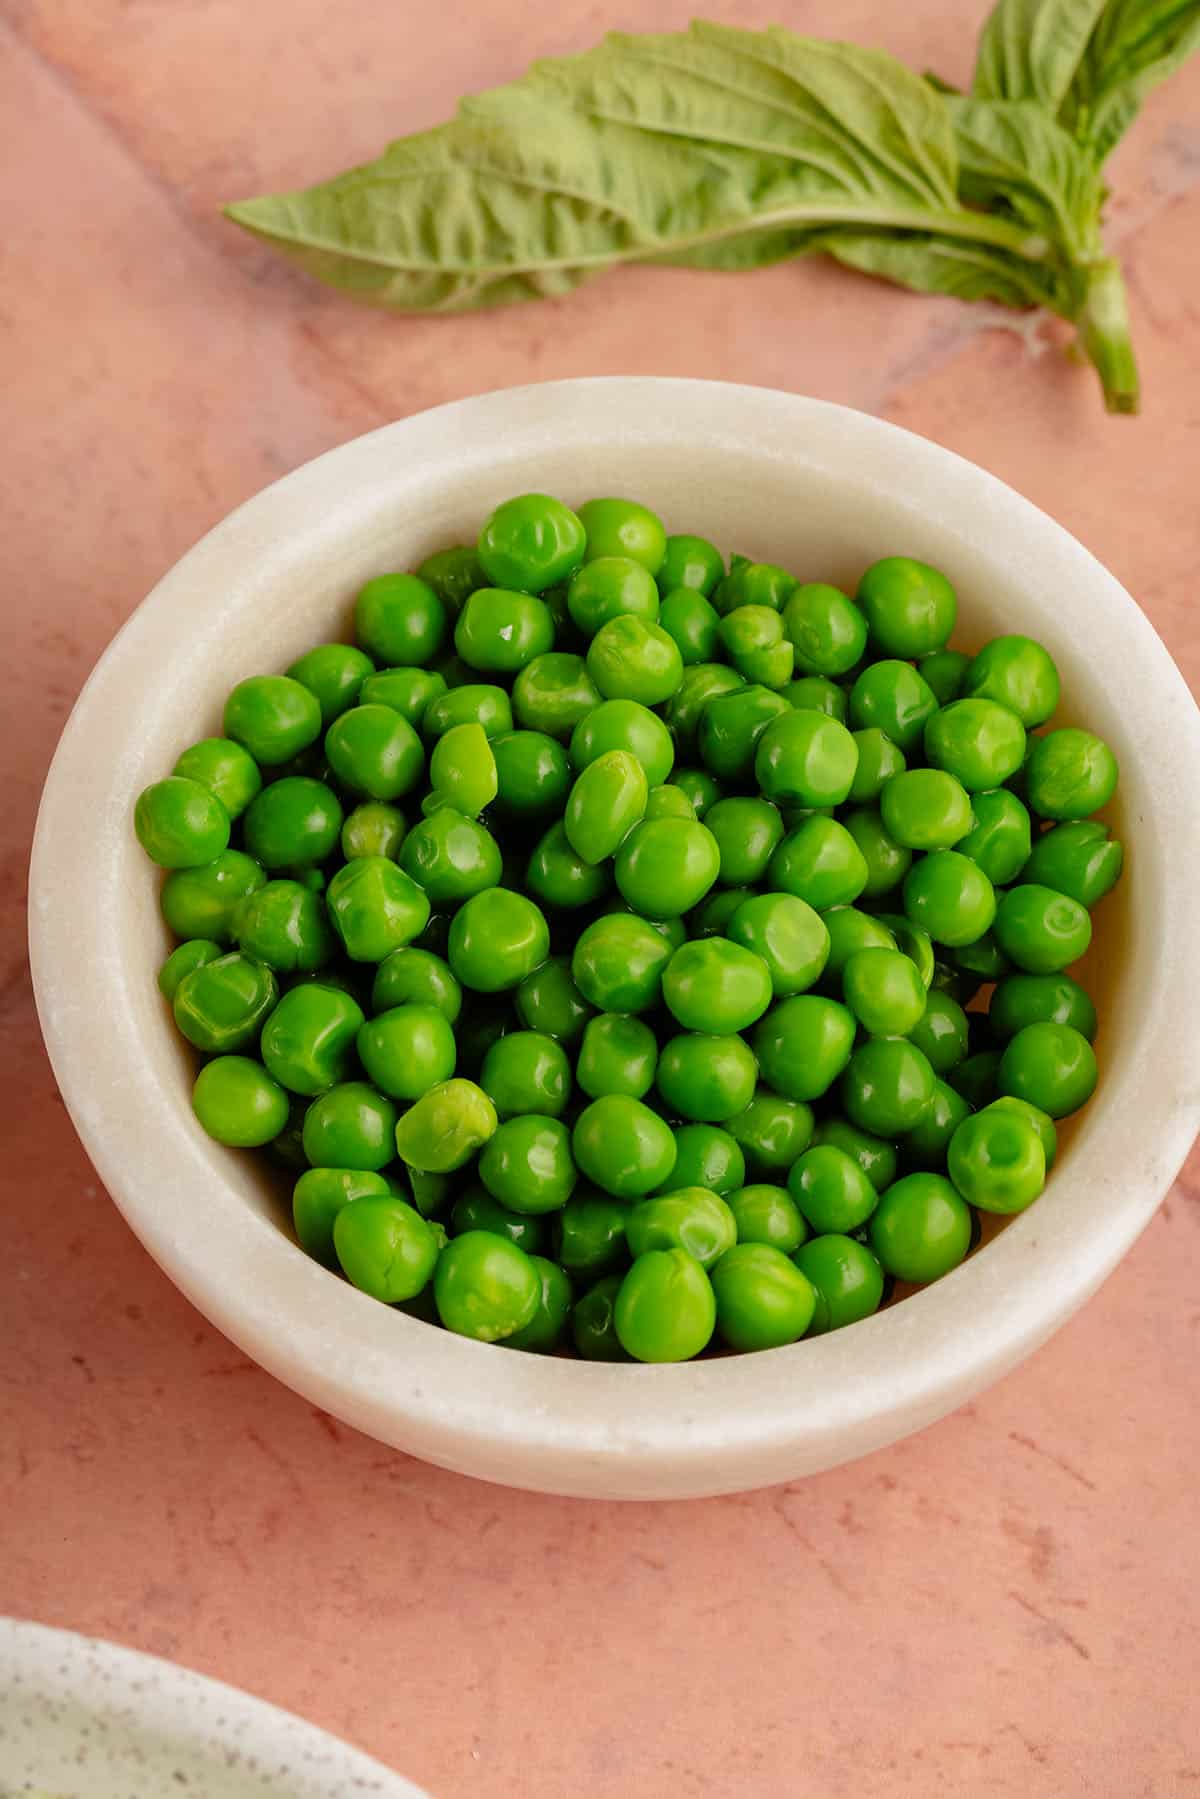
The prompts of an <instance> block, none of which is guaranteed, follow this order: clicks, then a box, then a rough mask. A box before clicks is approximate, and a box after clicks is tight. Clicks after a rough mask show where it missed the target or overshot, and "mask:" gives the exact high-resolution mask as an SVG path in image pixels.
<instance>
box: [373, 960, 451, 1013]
mask: <svg viewBox="0 0 1200 1799" xmlns="http://www.w3.org/2000/svg"><path fill="white" fill-rule="evenodd" d="M405 1005H416V1006H436V1007H437V1008H438V1010H439V1011H440V1012H441V1013H442V1014H443V1015H444V1016H445V1018H446V1019H447V1020H448V1022H449V1023H450V1024H454V1023H455V1021H456V1020H457V1018H458V1015H459V1013H460V1012H461V1010H462V988H461V987H460V986H459V984H458V981H457V980H456V979H455V977H454V975H453V974H452V973H451V971H450V967H449V964H448V963H446V962H444V961H443V960H442V958H441V956H435V955H434V954H432V952H431V951H429V950H425V949H416V948H414V947H413V946H412V945H411V944H407V945H405V946H404V948H402V949H398V950H393V951H392V954H391V955H390V956H388V957H386V958H385V960H384V961H382V962H381V963H380V964H379V967H378V969H377V970H376V972H375V981H374V985H373V987H372V989H371V1010H372V1011H373V1012H386V1011H387V1010H388V1009H389V1008H390V1007H392V1006H405Z"/></svg>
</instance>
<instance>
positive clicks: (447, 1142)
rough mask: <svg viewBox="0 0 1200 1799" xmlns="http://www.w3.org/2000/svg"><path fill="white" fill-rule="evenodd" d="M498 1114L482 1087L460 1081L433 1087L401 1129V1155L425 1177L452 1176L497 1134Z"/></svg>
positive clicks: (410, 1111)
mask: <svg viewBox="0 0 1200 1799" xmlns="http://www.w3.org/2000/svg"><path fill="white" fill-rule="evenodd" d="M498 1123H499V1120H498V1119H497V1117H496V1108H495V1106H494V1105H493V1104H492V1102H491V1100H490V1099H489V1098H488V1096H487V1094H486V1093H485V1092H484V1091H483V1089H482V1088H481V1087H477V1086H476V1085H475V1083H474V1082H473V1081H464V1080H462V1079H461V1078H458V1077H456V1078H455V1079H454V1080H451V1081H444V1082H443V1083H442V1084H441V1086H439V1087H431V1088H430V1090H429V1092H428V1093H425V1094H423V1095H422V1097H421V1098H420V1099H419V1100H417V1102H416V1104H415V1105H413V1106H410V1107H409V1109H408V1111H407V1112H405V1113H404V1114H403V1115H402V1116H401V1118H400V1120H399V1122H398V1124H397V1125H396V1153H397V1155H398V1156H399V1157H400V1159H401V1161H403V1162H407V1163H409V1164H410V1166H411V1167H413V1168H418V1169H420V1170H421V1172H422V1173H425V1174H452V1173H453V1172H454V1170H455V1169H456V1168H461V1167H463V1165H464V1164H465V1163H466V1162H469V1161H470V1159H471V1157H472V1156H473V1155H474V1154H475V1153H476V1151H477V1150H479V1149H482V1147H483V1145H484V1144H485V1143H486V1142H487V1141H488V1139H489V1138H490V1137H491V1136H492V1134H493V1133H494V1131H495V1129H496V1126H497V1124H498Z"/></svg>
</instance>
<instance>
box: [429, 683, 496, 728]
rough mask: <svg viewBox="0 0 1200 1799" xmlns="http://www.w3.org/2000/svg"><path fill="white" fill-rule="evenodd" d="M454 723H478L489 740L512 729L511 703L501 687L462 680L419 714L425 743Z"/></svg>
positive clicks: (452, 726)
mask: <svg viewBox="0 0 1200 1799" xmlns="http://www.w3.org/2000/svg"><path fill="white" fill-rule="evenodd" d="M458 725H479V726H481V727H482V729H483V733H484V735H485V736H486V737H487V738H488V739H489V741H490V740H491V739H492V738H493V737H499V736H501V735H502V734H503V733H504V732H505V731H511V730H512V728H513V712H512V702H511V701H510V699H509V697H508V695H507V693H506V692H505V691H504V689H503V687H495V686H493V685H491V684H490V683H489V682H486V681H465V682H463V683H461V684H460V685H459V686H457V687H451V688H449V689H448V690H447V691H446V692H445V693H442V694H438V695H437V697H436V698H435V699H432V700H431V701H430V702H429V705H428V706H427V707H426V708H425V711H424V713H423V714H422V717H421V732H422V735H423V736H424V738H425V741H426V743H434V742H436V741H437V739H438V738H440V737H444V736H445V735H446V732H447V731H453V730H454V729H455V728H456V726H458Z"/></svg>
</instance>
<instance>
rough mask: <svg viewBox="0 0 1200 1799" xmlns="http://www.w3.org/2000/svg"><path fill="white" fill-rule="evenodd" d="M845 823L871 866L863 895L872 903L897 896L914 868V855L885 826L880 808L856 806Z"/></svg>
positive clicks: (864, 859)
mask: <svg viewBox="0 0 1200 1799" xmlns="http://www.w3.org/2000/svg"><path fill="white" fill-rule="evenodd" d="M843 822H844V825H845V828H846V830H847V831H848V832H849V833H850V836H851V837H852V838H853V839H854V842H855V843H856V844H857V845H858V848H859V852H860V854H861V855H862V858H863V861H864V862H865V863H866V865H867V881H866V886H865V887H864V888H863V893H864V894H865V895H866V897H867V898H868V899H879V898H880V897H881V896H882V895H883V894H885V893H892V892H894V890H895V889H896V888H897V887H899V885H900V883H901V881H903V879H904V877H905V875H906V874H907V873H908V871H909V869H910V868H911V867H912V859H913V853H912V851H911V850H910V849H908V848H907V847H906V846H905V845H904V844H902V843H897V841H896V839H895V838H894V837H893V836H892V835H891V833H890V832H889V831H888V829H887V826H886V825H885V824H884V821H883V819H882V817H881V816H880V812H879V808H878V806H855V807H854V808H853V809H852V810H851V811H849V812H846V813H845V814H843Z"/></svg>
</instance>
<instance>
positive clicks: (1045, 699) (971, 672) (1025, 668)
mask: <svg viewBox="0 0 1200 1799" xmlns="http://www.w3.org/2000/svg"><path fill="white" fill-rule="evenodd" d="M1058 691H1059V682H1058V669H1057V668H1056V667H1055V665H1054V658H1053V657H1052V656H1051V654H1050V652H1049V650H1047V649H1045V648H1043V646H1042V645H1041V644H1040V643H1036V642H1035V641H1034V639H1033V638H1032V637H1018V636H1008V637H993V638H992V640H991V642H990V643H985V644H984V646H983V648H982V649H981V650H980V652H979V654H978V655H977V656H975V657H973V658H972V661H971V664H970V667H969V668H968V669H967V672H966V677H965V679H964V681H963V692H964V693H965V694H967V695H969V696H970V697H971V698H972V699H984V700H995V701H996V703H997V705H1000V706H1007V707H1008V709H1009V711H1010V712H1015V713H1016V715H1017V717H1018V718H1019V719H1020V721H1021V723H1022V724H1023V725H1024V726H1025V728H1026V730H1030V731H1031V730H1032V729H1033V728H1034V726H1035V725H1044V724H1045V722H1046V720H1047V719H1048V718H1049V717H1050V715H1051V713H1052V712H1053V711H1054V709H1055V707H1056V706H1057V705H1058Z"/></svg>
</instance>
